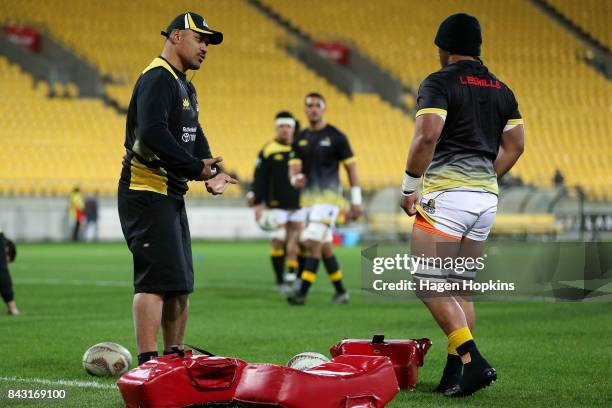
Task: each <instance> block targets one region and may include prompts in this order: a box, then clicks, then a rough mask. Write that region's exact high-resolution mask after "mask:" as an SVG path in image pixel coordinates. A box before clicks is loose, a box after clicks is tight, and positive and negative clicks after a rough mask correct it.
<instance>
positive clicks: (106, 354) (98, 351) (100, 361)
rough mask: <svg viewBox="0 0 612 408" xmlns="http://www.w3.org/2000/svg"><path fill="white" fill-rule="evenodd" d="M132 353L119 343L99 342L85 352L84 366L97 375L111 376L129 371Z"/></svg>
mask: <svg viewBox="0 0 612 408" xmlns="http://www.w3.org/2000/svg"><path fill="white" fill-rule="evenodd" d="M131 365H132V355H131V354H130V352H129V351H128V350H127V349H126V348H125V347H123V346H121V345H119V344H117V343H98V344H96V345H95V346H91V347H90V348H88V349H87V351H86V352H85V354H83V368H84V369H85V371H87V373H88V374H91V375H95V376H97V377H111V376H115V375H121V374H124V373H125V372H127V371H128V370H129V369H130V366H131Z"/></svg>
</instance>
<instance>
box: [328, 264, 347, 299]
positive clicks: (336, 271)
mask: <svg viewBox="0 0 612 408" xmlns="http://www.w3.org/2000/svg"><path fill="white" fill-rule="evenodd" d="M323 263H324V264H325V270H327V274H328V275H329V279H330V280H331V282H332V283H333V284H334V288H336V292H337V293H340V294H342V293H345V292H346V289H344V285H342V272H340V265H338V260H337V259H336V256H335V255H332V256H330V257H329V258H323Z"/></svg>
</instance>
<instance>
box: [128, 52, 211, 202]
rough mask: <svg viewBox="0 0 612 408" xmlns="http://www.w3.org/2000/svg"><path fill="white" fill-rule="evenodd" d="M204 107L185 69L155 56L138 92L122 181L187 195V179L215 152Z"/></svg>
mask: <svg viewBox="0 0 612 408" xmlns="http://www.w3.org/2000/svg"><path fill="white" fill-rule="evenodd" d="M198 113H199V108H198V101H197V95H196V92H195V88H194V87H193V85H192V84H191V82H188V81H187V80H186V77H185V74H184V73H182V72H180V71H178V70H177V69H175V68H174V67H173V66H172V65H170V63H168V61H166V60H165V59H163V58H162V57H158V58H155V59H154V60H153V62H152V63H151V64H150V65H149V66H148V67H147V68H146V69H145V70H144V71H143V73H142V75H141V76H140V78H138V81H137V82H136V86H135V87H134V92H133V94H132V99H131V101H130V106H129V108H128V114H127V124H126V135H125V144H124V145H125V149H126V154H125V156H124V158H123V169H122V171H121V178H120V181H119V184H120V185H121V186H124V187H127V188H129V189H130V190H145V191H153V192H156V193H159V194H163V195H167V196H171V197H174V198H181V199H182V197H183V196H184V195H185V193H186V192H187V189H188V187H187V181H188V180H193V179H195V178H197V177H198V176H199V175H200V173H201V172H202V167H203V164H202V162H201V159H204V158H210V157H212V155H211V153H210V148H209V146H208V141H207V140H206V137H205V136H204V132H203V131H202V128H201V126H200V123H199V121H198Z"/></svg>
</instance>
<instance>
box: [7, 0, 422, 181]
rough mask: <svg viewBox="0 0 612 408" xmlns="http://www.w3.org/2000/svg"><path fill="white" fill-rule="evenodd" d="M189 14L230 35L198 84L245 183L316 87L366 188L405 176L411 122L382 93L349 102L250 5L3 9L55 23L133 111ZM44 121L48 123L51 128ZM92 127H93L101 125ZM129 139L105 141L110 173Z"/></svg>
mask: <svg viewBox="0 0 612 408" xmlns="http://www.w3.org/2000/svg"><path fill="white" fill-rule="evenodd" d="M58 9H61V10H62V12H61V13H58V12H57V10H58ZM187 10H194V11H198V12H201V13H202V14H203V15H204V16H205V17H206V18H207V20H208V22H209V24H210V25H211V27H214V28H218V29H219V30H222V31H224V32H225V34H226V36H225V41H224V43H223V44H222V45H221V46H219V47H211V48H210V50H209V57H208V59H207V61H206V62H205V64H204V67H203V69H202V70H201V71H202V72H198V73H197V75H196V76H195V78H194V84H195V85H196V89H197V90H198V93H199V99H200V106H201V117H200V120H201V122H202V124H203V127H204V130H205V132H206V133H207V135H208V138H209V141H210V144H211V146H212V149H213V153H215V154H222V155H223V156H224V157H225V162H224V163H225V165H226V167H227V168H228V169H229V170H231V171H235V172H236V173H237V174H238V176H239V177H240V178H241V179H243V180H248V179H250V178H251V175H252V167H253V163H254V160H255V157H256V155H257V151H258V149H259V148H261V146H262V145H263V144H264V143H265V142H266V141H267V140H269V139H271V138H272V137H273V118H274V115H275V113H276V112H277V111H279V110H282V109H290V110H292V111H293V112H295V113H296V114H297V115H298V116H300V117H303V114H302V109H303V105H302V101H303V97H304V95H305V94H306V93H307V92H309V91H312V90H316V91H319V92H321V93H322V94H323V95H325V96H326V98H327V99H328V102H329V120H330V122H332V123H334V124H335V125H337V126H338V127H339V128H340V129H342V130H344V131H345V132H347V133H348V134H349V136H350V138H351V140H352V142H353V144H354V150H355V153H356V156H357V157H358V160H359V162H360V169H361V173H362V179H363V181H364V184H365V186H366V188H376V187H378V186H380V185H384V184H389V183H390V182H392V183H395V182H397V180H399V179H401V174H402V167H403V165H404V160H405V156H406V153H407V151H408V145H409V142H410V139H411V137H412V130H413V122H412V120H410V119H409V118H407V117H406V116H405V115H403V114H402V113H401V112H400V111H399V110H396V109H393V108H391V107H390V106H388V105H387V104H386V103H384V102H382V101H381V100H380V99H379V98H378V97H376V96H372V95H358V96H355V97H354V98H353V99H349V98H348V97H347V96H346V95H344V94H341V93H340V92H339V91H337V90H336V89H335V88H334V87H333V86H332V85H331V84H329V83H327V82H326V81H324V80H323V79H321V78H320V77H318V76H317V75H315V74H314V73H313V72H311V71H309V70H308V69H307V68H305V67H304V66H303V65H301V64H300V63H299V62H297V61H296V60H294V59H293V58H292V57H290V56H288V55H287V54H286V53H285V52H284V51H282V50H281V49H279V48H278V47H277V46H276V45H275V44H276V39H277V38H279V37H281V36H283V35H284V32H283V30H282V29H281V28H279V27H277V26H275V25H274V24H273V23H271V22H270V21H268V20H267V19H266V18H265V17H264V16H263V15H261V14H259V13H258V12H257V11H255V9H253V8H251V7H250V6H248V5H247V4H246V3H244V2H242V1H239V0H227V1H223V2H201V1H186V2H182V3H181V5H180V8H179V7H178V6H176V5H174V4H172V3H168V2H165V1H159V0H156V1H150V2H147V6H146V7H142V4H141V3H137V2H124V1H118V0H109V1H105V2H104V4H102V3H99V4H98V3H88V2H82V1H78V0H67V1H58V0H54V1H48V2H38V1H31V0H23V1H21V0H19V1H15V0H9V1H6V2H3V3H2V4H1V5H0V12H1V13H2V14H5V15H6V14H10V15H11V18H12V19H13V20H18V19H21V21H24V22H34V23H38V24H41V25H44V26H46V27H47V29H48V30H49V32H50V33H51V34H52V35H54V36H56V37H57V38H59V39H60V40H61V41H63V42H64V43H65V44H67V45H69V46H70V47H71V48H72V49H74V50H75V52H76V53H78V54H79V55H81V56H82V57H83V58H85V59H87V60H88V61H91V62H93V63H95V64H96V65H97V66H98V67H99V69H100V70H101V71H102V73H103V74H104V75H107V76H109V77H112V78H114V79H116V80H117V82H120V83H118V84H117V83H116V84H110V85H108V86H107V92H108V94H109V96H110V97H111V98H114V99H116V100H118V102H119V104H120V105H122V106H127V104H128V102H129V98H130V95H131V91H132V87H133V83H134V82H135V80H136V78H137V77H138V75H139V73H140V72H141V71H142V69H143V68H144V67H145V66H146V65H148V63H149V62H150V60H151V59H152V58H153V57H154V56H156V55H158V54H159V53H160V51H161V48H162V46H163V38H162V37H161V36H160V35H159V32H160V30H162V29H164V28H165V26H166V25H167V24H168V22H169V21H170V20H171V19H172V18H173V17H174V16H175V15H177V14H179V13H180V12H184V11H187ZM190 75H193V73H192V74H190ZM121 82H122V83H121ZM69 105H70V104H69V103H66V108H65V109H67V110H73V111H74V112H78V109H79V108H78V105H77V104H75V105H72V106H73V109H71V108H70V106H69ZM39 123H40V125H41V126H44V123H45V122H44V121H41V122H39ZM90 123H91V127H94V126H95V125H96V123H97V122H96V121H95V120H93V121H92V122H90ZM111 136H112V137H111ZM66 137H67V138H69V137H70V136H69V135H66ZM122 137H123V129H119V130H118V131H116V132H115V133H113V134H112V135H109V137H107V138H106V139H105V140H106V141H107V142H108V143H109V144H112V145H113V149H115V151H117V153H115V154H114V155H112V156H105V157H104V160H105V161H106V162H107V163H108V164H107V165H108V166H109V168H110V167H111V166H112V165H115V166H117V165H118V163H119V162H120V160H121V152H120V151H119V149H118V148H117V146H118V142H117V141H118V140H119V139H121V138H122ZM119 145H120V142H119ZM108 149H111V147H108ZM50 154H52V153H50ZM48 174H52V172H51V171H49V172H48ZM117 174H118V173H117V172H116V171H112V172H109V173H108V174H107V175H106V178H107V180H108V181H109V182H110V181H111V180H112V181H113V182H114V181H115V180H116V177H117ZM72 176H76V177H78V176H79V174H73V175H72ZM196 190H198V191H202V189H201V188H198V189H196Z"/></svg>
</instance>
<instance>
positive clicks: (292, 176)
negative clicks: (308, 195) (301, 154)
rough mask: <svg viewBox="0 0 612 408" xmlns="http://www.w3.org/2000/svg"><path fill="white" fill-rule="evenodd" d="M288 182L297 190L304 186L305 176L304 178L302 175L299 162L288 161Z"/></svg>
mask: <svg viewBox="0 0 612 408" xmlns="http://www.w3.org/2000/svg"><path fill="white" fill-rule="evenodd" d="M289 180H290V181H291V185H292V186H293V187H295V188H297V189H298V190H299V189H302V188H304V187H305V186H306V176H304V173H302V161H301V160H299V159H291V160H289Z"/></svg>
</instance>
